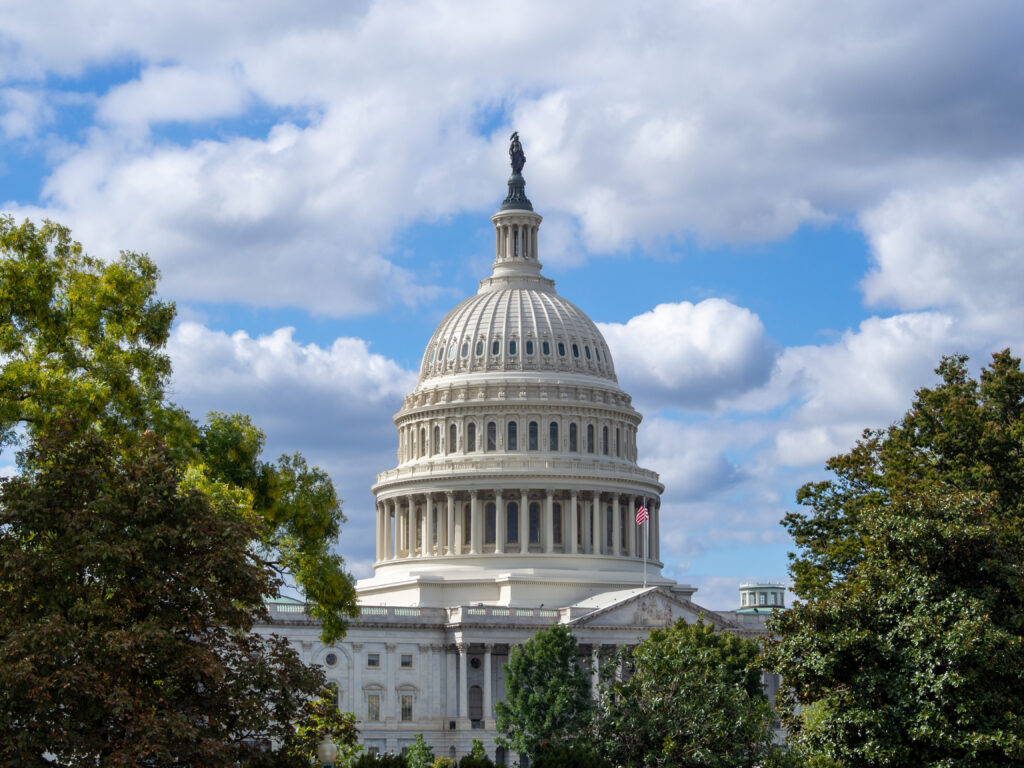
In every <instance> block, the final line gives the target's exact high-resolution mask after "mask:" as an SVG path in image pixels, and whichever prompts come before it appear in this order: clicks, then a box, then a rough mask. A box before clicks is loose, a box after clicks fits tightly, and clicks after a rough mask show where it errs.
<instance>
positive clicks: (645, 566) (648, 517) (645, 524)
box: [643, 496, 651, 589]
mask: <svg viewBox="0 0 1024 768" xmlns="http://www.w3.org/2000/svg"><path fill="white" fill-rule="evenodd" d="M644 508H645V509H646V508H647V497H646V496H644ZM650 524H651V516H650V512H648V513H647V517H646V518H645V519H644V529H643V530H644V589H647V540H648V539H649V538H650V535H649V530H648V528H647V526H649V525H650Z"/></svg>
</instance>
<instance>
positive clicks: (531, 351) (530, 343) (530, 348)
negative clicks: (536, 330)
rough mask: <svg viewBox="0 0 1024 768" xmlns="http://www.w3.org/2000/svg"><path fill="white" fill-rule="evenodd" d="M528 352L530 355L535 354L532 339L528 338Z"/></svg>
mask: <svg viewBox="0 0 1024 768" xmlns="http://www.w3.org/2000/svg"><path fill="white" fill-rule="evenodd" d="M526 354H528V355H532V354H533V342H532V341H530V340H527V342H526Z"/></svg>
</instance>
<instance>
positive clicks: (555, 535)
mask: <svg viewBox="0 0 1024 768" xmlns="http://www.w3.org/2000/svg"><path fill="white" fill-rule="evenodd" d="M551 541H552V542H553V543H554V544H561V543H562V505H561V504H559V503H558V502H557V501H556V502H555V503H554V504H553V505H552V508H551Z"/></svg>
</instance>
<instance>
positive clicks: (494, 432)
mask: <svg viewBox="0 0 1024 768" xmlns="http://www.w3.org/2000/svg"><path fill="white" fill-rule="evenodd" d="M487 450H488V451H496V450H498V425H497V424H495V423H494V422H493V421H489V422H487Z"/></svg>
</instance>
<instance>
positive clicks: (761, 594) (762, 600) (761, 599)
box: [757, 592, 766, 605]
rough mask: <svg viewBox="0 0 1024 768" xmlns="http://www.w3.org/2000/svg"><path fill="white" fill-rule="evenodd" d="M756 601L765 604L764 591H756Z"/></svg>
mask: <svg viewBox="0 0 1024 768" xmlns="http://www.w3.org/2000/svg"><path fill="white" fill-rule="evenodd" d="M757 602H758V603H759V604H761V605H764V604H765V602H766V600H765V594H764V592H758V593H757Z"/></svg>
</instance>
